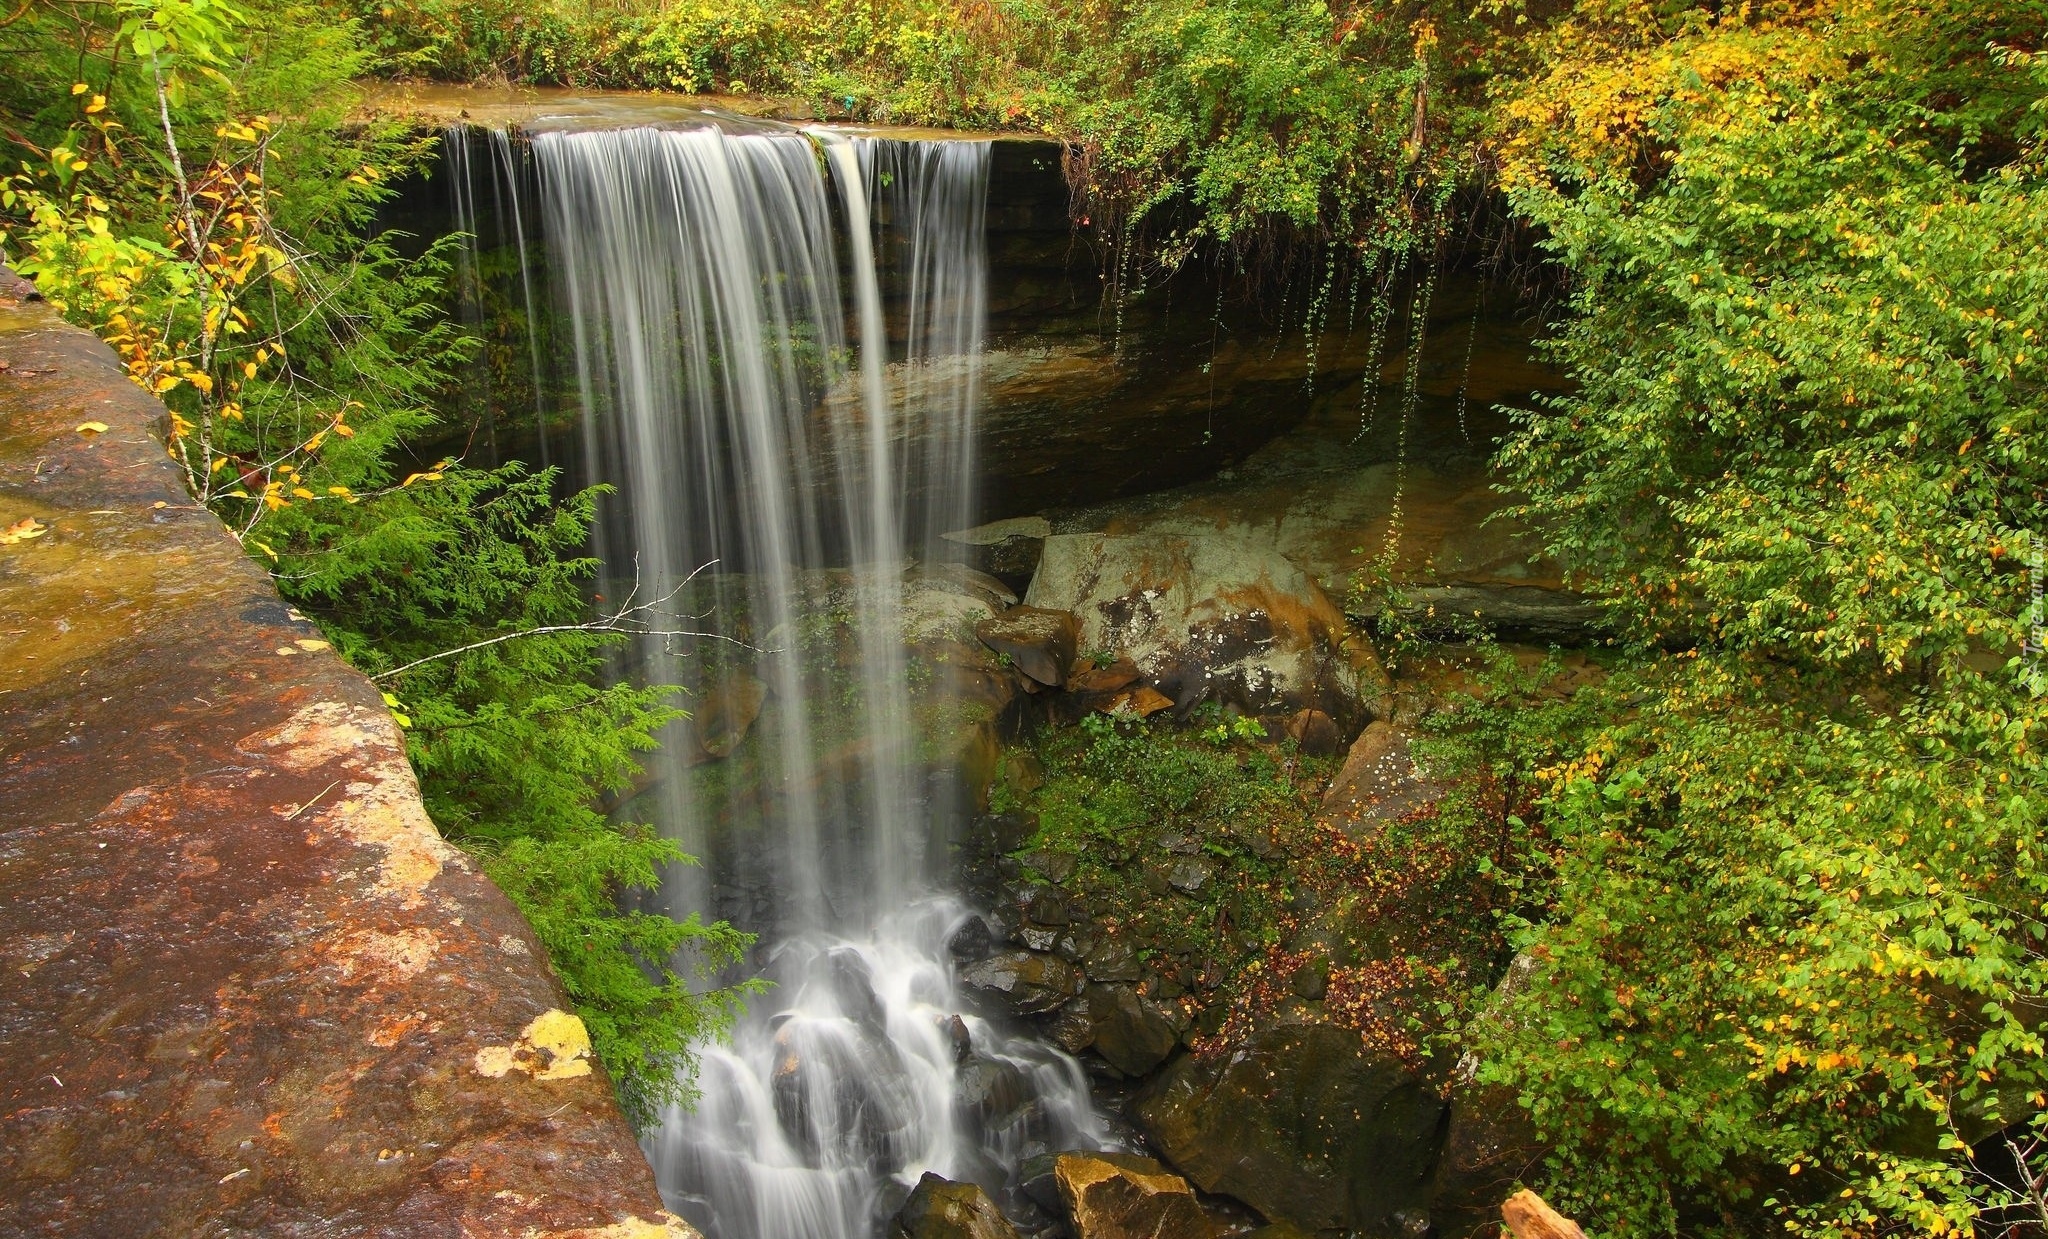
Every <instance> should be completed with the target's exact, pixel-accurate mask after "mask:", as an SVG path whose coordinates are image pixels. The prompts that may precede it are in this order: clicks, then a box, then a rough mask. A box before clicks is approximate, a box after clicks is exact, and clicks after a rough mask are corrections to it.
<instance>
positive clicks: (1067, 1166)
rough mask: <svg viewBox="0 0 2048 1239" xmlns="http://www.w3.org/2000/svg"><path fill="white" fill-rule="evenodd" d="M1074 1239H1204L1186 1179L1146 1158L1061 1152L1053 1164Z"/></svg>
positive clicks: (1201, 1216) (1204, 1219)
mask: <svg viewBox="0 0 2048 1239" xmlns="http://www.w3.org/2000/svg"><path fill="white" fill-rule="evenodd" d="M1053 1178H1054V1180H1055V1181H1056V1182H1057V1183H1058V1185H1059V1189H1060V1201H1061V1203H1062V1204H1064V1205H1065V1206H1066V1210H1067V1218H1068V1220H1069V1221H1070V1222H1071V1223H1072V1224H1073V1228H1074V1234H1075V1236H1076V1239H1209V1236H1210V1235H1211V1234H1212V1233H1213V1230H1212V1228H1211V1226H1210V1225H1209V1218H1208V1215H1207V1214H1205V1213H1203V1212H1202V1206H1201V1205H1200V1204H1199V1203H1197V1202H1196V1200H1195V1194H1194V1191H1193V1190H1192V1189H1190V1188H1189V1187H1188V1182H1187V1180H1186V1179H1183V1178H1181V1177H1180V1176H1179V1175H1177V1174H1172V1173H1169V1172H1168V1171H1167V1170H1166V1169H1165V1167H1163V1166H1161V1165H1160V1164H1159V1163H1158V1162H1155V1161H1153V1160H1152V1159H1151V1158H1149V1157H1129V1156H1119V1155H1117V1154H1113V1153H1062V1154H1060V1156H1059V1157H1058V1158H1057V1159H1056V1160H1055V1161H1054V1162H1053Z"/></svg>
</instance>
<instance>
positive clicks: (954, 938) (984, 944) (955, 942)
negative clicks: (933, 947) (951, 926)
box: [946, 916, 995, 960]
mask: <svg viewBox="0 0 2048 1239" xmlns="http://www.w3.org/2000/svg"><path fill="white" fill-rule="evenodd" d="M946 950H947V951H948V952H949V953H951V955H952V956H953V958H954V959H960V960H977V959H987V958H988V956H989V954H990V953H991V952H993V951H994V950H995V935H994V934H993V933H991V932H990V931H989V927H988V922H987V921H986V920H983V919H982V918H981V917H979V916H970V917H968V918H967V919H966V920H964V921H962V922H960V927H959V928H957V929H955V930H954V931H953V932H952V933H951V934H950V935H948V936H947V938H946Z"/></svg>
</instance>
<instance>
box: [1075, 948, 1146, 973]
mask: <svg viewBox="0 0 2048 1239" xmlns="http://www.w3.org/2000/svg"><path fill="white" fill-rule="evenodd" d="M1083 962H1084V964H1085V966H1086V968H1087V971H1088V979H1089V980H1091V981H1135V980H1137V979H1138V977H1139V976H1140V975H1141V974H1140V972H1139V969H1138V952H1137V951H1136V949H1134V948H1133V947H1132V946H1131V944H1130V942H1129V941H1128V940H1126V939H1122V938H1104V939H1103V940H1102V941H1100V942H1098V943H1096V944H1095V949H1094V950H1092V951H1090V952H1088V958H1087V959H1086V960H1085V961H1083Z"/></svg>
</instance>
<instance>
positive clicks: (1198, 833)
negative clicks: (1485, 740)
mask: <svg viewBox="0 0 2048 1239" xmlns="http://www.w3.org/2000/svg"><path fill="white" fill-rule="evenodd" d="M1470 731H1472V725H1471V723H1470V722H1469V721H1463V722H1459V723H1457V724H1455V725H1452V724H1447V725H1446V727H1445V728H1444V736H1443V740H1442V742H1441V743H1440V744H1437V745H1435V746H1434V747H1433V748H1432V751H1431V753H1430V755H1429V756H1428V757H1427V758H1426V760H1427V761H1428V762H1429V763H1430V764H1431V765H1432V768H1434V769H1443V770H1450V769H1453V768H1455V769H1457V770H1458V771H1460V772H1461V774H1462V777H1461V778H1459V779H1453V780H1449V781H1447V783H1446V787H1447V789H1448V793H1447V794H1446V795H1444V796H1443V797H1441V798H1440V799H1435V800H1433V801H1431V802H1430V803H1427V804H1423V805H1419V806H1418V807H1417V808H1416V810H1415V811H1413V812H1408V813H1403V814H1400V815H1396V816H1393V817H1391V818H1389V819H1388V820H1385V821H1382V822H1377V823H1375V824H1374V825H1373V826H1372V828H1371V829H1365V830H1361V829H1357V828H1355V827H1354V826H1352V825H1350V824H1348V823H1346V822H1344V821H1342V820H1341V819H1340V818H1339V817H1338V816H1336V815H1333V814H1331V813H1327V812H1325V811H1324V809H1323V797H1324V793H1325V790H1326V789H1327V787H1328V785H1329V783H1330V781H1331V780H1332V779H1333V778H1334V777H1335V776H1336V775H1337V774H1338V772H1339V769H1340V767H1341V765H1342V762H1341V760H1340V759H1339V758H1336V757H1314V756H1307V755H1304V754H1302V753H1300V752H1299V751H1298V750H1297V749H1296V747H1295V745H1294V744H1293V742H1292V741H1281V742H1278V743H1275V742H1272V741H1271V740H1270V739H1268V738H1267V737H1265V736H1264V735H1263V734H1262V729H1260V728H1258V727H1257V726H1256V725H1255V721H1254V720H1250V719H1240V718H1234V717H1227V716H1225V715H1224V714H1222V713H1221V712H1214V711H1211V712H1206V713H1203V714H1199V715H1198V716H1197V717H1196V718H1195V719H1194V720H1193V721H1192V722H1191V723H1190V724H1187V725H1177V724H1174V723H1172V722H1169V721H1166V720H1154V721H1151V722H1142V721H1137V720H1119V719H1114V718H1109V717H1104V716H1100V715H1096V716H1091V717H1089V718H1087V719H1084V720H1083V721H1082V722H1081V723H1079V724H1077V725H1073V726H1069V727H1061V728H1051V729H1047V730H1045V731H1043V732H1041V733H1039V734H1038V735H1036V736H1034V737H1033V738H1032V739H1031V740H1030V741H1029V743H1028V747H1027V751H1028V753H1029V756H1030V760H1029V761H1021V760H1019V759H1018V758H1017V757H1016V756H1014V755H1013V757H1012V758H1011V759H1010V760H1009V761H1008V762H1006V763H1005V767H1004V774H1003V776H1002V778H1001V779H1000V780H999V782H998V784H997V786H996V790H995V793H994V795H993V796H992V799H991V808H992V809H994V810H995V811H998V812H1010V813H1019V814H1023V815H1025V816H1026V817H1027V819H1028V820H1031V821H1033V822H1034V823H1035V830H1034V833H1033V835H1032V836H1031V838H1030V839H1029V840H1028V841H1027V842H1026V844H1025V845H1024V846H1023V847H1022V848H1020V849H1019V850H1018V851H1017V852H1016V853H1015V854H1014V855H1015V857H1016V858H1017V859H1018V860H1020V861H1021V862H1022V863H1023V864H1024V865H1025V866H1026V868H1027V870H1030V871H1032V872H1033V873H1034V874H1035V875H1036V880H1039V881H1047V882H1050V881H1051V880H1052V878H1053V877H1054V876H1055V875H1057V876H1058V877H1059V878H1060V880H1059V881H1058V882H1057V885H1059V886H1060V887H1062V888H1063V889H1065V890H1067V891H1069V892H1072V893H1074V894H1077V895H1079V896H1080V897H1081V899H1082V902H1083V903H1084V905H1085V906H1087V907H1088V908H1089V909H1090V910H1091V912H1092V913H1093V914H1094V915H1095V917H1096V919H1097V922H1098V924H1099V925H1100V926H1101V927H1102V928H1104V929H1105V930H1106V931H1107V932H1108V933H1110V934H1111V935H1113V936H1115V937H1117V938H1120V939H1122V940H1125V941H1128V942H1130V943H1131V944H1133V946H1134V947H1135V949H1136V951H1137V954H1138V957H1139V959H1140V961H1141V963H1142V964H1143V965H1144V966H1145V968H1146V970H1147V972H1148V980H1147V982H1146V984H1147V985H1148V987H1150V989H1151V992H1152V993H1153V994H1154V996H1155V997H1158V998H1162V999H1165V1000H1170V1001H1175V1002H1177V1003H1179V1004H1180V1005H1181V1007H1182V1008H1183V1010H1184V1011H1186V1012H1187V1013H1188V1014H1189V1015H1190V1016H1192V1017H1193V1019H1194V1021H1195V1027H1196V1029H1197V1030H1198V1032H1199V1033H1200V1034H1201V1035H1200V1036H1199V1037H1198V1039H1197V1041H1196V1044H1197V1047H1198V1049H1200V1050H1202V1051H1204V1052H1215V1051H1220V1050H1222V1049H1224V1048H1226V1047H1228V1046H1230V1045H1232V1044H1235V1043H1236V1042H1238V1041H1239V1040H1241V1039H1242V1038H1243V1037H1244V1036H1245V1035H1247V1034H1249V1033H1250V1032H1252V1031H1254V1030H1255V1029H1256V1028H1257V1027H1258V1026H1259V1025H1260V1024H1261V1023H1263V1022H1264V1021H1267V1020H1269V1019H1270V1018H1272V1017H1273V1016H1274V1015H1275V1014H1276V1013H1279V1012H1281V1011H1284V1010H1291V1011H1293V1012H1294V1013H1295V1014H1297V1015H1301V1016H1306V1017H1308V1018H1315V1019H1321V1020H1325V1021H1328V1022H1331V1023H1335V1024H1337V1025H1339V1026H1343V1027H1348V1028H1352V1029H1355V1030H1357V1031H1358V1032H1359V1033H1360V1034H1361V1036H1362V1037H1364V1038H1365V1039H1366V1041H1367V1043H1368V1044H1369V1045H1371V1046H1373V1047H1375V1048H1377V1049H1379V1050H1382V1051H1385V1052H1387V1053H1390V1054H1393V1055H1396V1056H1398V1057H1401V1058H1404V1059H1406V1060H1408V1061H1409V1062H1411V1064H1412V1065H1414V1066H1416V1067H1417V1068H1424V1067H1426V1066H1427V1061H1426V1060H1427V1058H1428V1053H1429V1049H1430V1045H1429V1036H1430V1035H1431V1034H1432V1033H1433V1032H1435V1031H1437V1030H1439V1029H1440V1028H1441V1027H1442V1025H1443V1021H1444V1017H1445V1016H1446V1015H1448V1014H1449V1010H1448V1008H1444V1009H1439V1005H1438V1003H1439V1000H1440V999H1441V998H1443V997H1445V996H1447V995H1449V994H1451V993H1454V992H1456V991H1458V990H1459V989H1460V988H1462V987H1464V986H1466V985H1469V984H1470V983H1472V979H1473V978H1476V977H1480V976H1484V975H1487V974H1489V973H1490V972H1492V971H1494V970H1497V969H1498V967H1499V966H1500V965H1501V964H1502V963H1503V962H1504V956H1503V955H1502V953H1501V950H1500V941H1501V939H1500V935H1499V929H1498V926H1497V922H1496V917H1495V915H1494V910H1495V908H1496V907H1497V906H1499V905H1500V904H1501V902H1502V893H1501V891H1500V889H1499V884H1498V882H1497V880H1496V878H1495V876H1494V873H1493V871H1492V868H1491V864H1490V856H1491V855H1492V853H1493V852H1494V851H1495V849H1496V841H1497V831H1498V827H1499V822H1500V818H1501V814H1500V812H1499V791H1498V788H1497V787H1495V786H1494V785H1493V784H1492V783H1490V782H1489V781H1488V780H1486V779H1485V778H1484V777H1483V775H1481V774H1480V773H1479V772H1480V763H1478V762H1477V761H1476V760H1474V759H1473V758H1472V757H1471V756H1470V755H1469V752H1468V749H1469V750H1470V751H1477V749H1478V747H1483V746H1469V745H1465V744H1462V743H1460V742H1459V741H1457V740H1456V738H1455V737H1456V735H1457V733H1460V732H1470ZM1198 875H1199V881H1195V880H1193V879H1196V878H1197V876H1198ZM1310 974H1313V975H1314V976H1315V977H1316V978H1317V979H1318V981H1319V983H1313V984H1312V983H1310V980H1309V976H1310Z"/></svg>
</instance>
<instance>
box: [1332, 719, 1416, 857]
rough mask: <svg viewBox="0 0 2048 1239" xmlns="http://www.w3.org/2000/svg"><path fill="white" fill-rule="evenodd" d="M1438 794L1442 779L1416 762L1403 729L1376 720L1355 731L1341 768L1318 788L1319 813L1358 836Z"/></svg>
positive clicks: (1413, 808)
mask: <svg viewBox="0 0 2048 1239" xmlns="http://www.w3.org/2000/svg"><path fill="white" fill-rule="evenodd" d="M1443 794H1444V788H1443V785H1442V784H1440V783H1438V782H1436V781H1435V780H1434V779H1431V778H1429V777H1427V776H1426V775H1424V774H1423V772H1422V770H1421V768H1420V767H1418V766H1417V765H1416V764H1415V758H1414V756H1413V754H1412V753H1411V752H1410V751H1409V737H1408V733H1407V732H1405V731H1402V730H1401V729H1400V728H1398V727H1396V726H1394V725H1393V724H1392V723H1386V722H1376V723H1373V724H1371V725H1370V726H1368V727H1367V728H1366V729H1365V730H1364V731H1363V732H1361V733H1359V737H1358V739H1357V740H1355V741H1353V742H1352V745H1351V750H1350V752H1348V753H1346V754H1345V756H1344V766H1343V768H1342V769H1341V770H1339V771H1338V772H1337V777H1336V778H1335V779H1333V780H1332V781H1331V783H1330V789H1329V791H1327V792H1325V793H1324V794H1323V815H1324V816H1325V817H1327V818H1329V819H1330V820H1331V821H1333V822H1335V823H1337V824H1338V825H1339V826H1340V827H1342V828H1343V829H1344V831H1345V832H1346V833H1347V834H1351V835H1353V836H1354V837H1357V836H1360V835H1363V834H1370V833H1372V832H1374V831H1377V830H1379V829H1380V828H1381V827H1382V826H1383V825H1384V824H1385V823H1387V822H1394V821H1399V820H1400V819H1402V818H1404V817H1406V816H1408V815H1409V814H1410V813H1414V812H1416V811H1417V810H1419V809H1422V808H1425V807H1427V806H1429V805H1432V804H1434V803H1436V802H1437V800H1439V799H1441V798H1442V796H1443Z"/></svg>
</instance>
